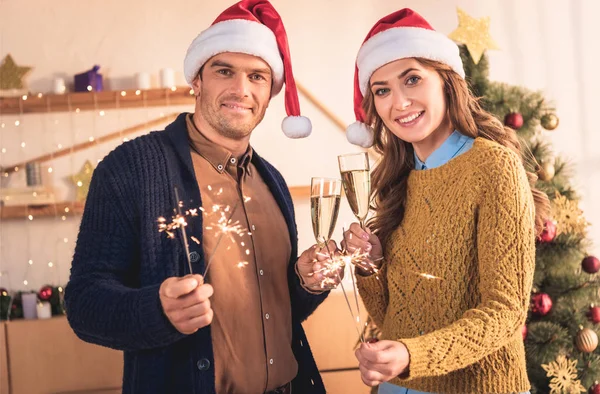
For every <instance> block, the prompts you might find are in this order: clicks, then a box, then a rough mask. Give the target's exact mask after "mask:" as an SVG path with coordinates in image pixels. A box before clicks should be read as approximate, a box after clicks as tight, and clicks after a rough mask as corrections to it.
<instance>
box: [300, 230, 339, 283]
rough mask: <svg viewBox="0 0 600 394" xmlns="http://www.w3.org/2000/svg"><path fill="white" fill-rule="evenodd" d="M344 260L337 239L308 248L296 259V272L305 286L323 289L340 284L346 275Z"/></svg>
mask: <svg viewBox="0 0 600 394" xmlns="http://www.w3.org/2000/svg"><path fill="white" fill-rule="evenodd" d="M344 264H345V262H344V260H342V259H341V254H340V250H339V249H338V248H337V245H336V243H335V241H329V242H328V243H327V245H323V247H320V246H319V245H313V246H311V247H310V248H308V249H306V250H305V251H304V252H302V254H301V255H300V257H299V258H298V260H297V261H296V272H297V273H298V275H299V276H300V278H301V279H302V282H303V283H302V284H303V286H304V287H305V288H309V289H311V290H317V291H323V290H330V289H332V288H334V287H336V286H337V285H339V284H340V282H341V280H342V278H343V277H344Z"/></svg>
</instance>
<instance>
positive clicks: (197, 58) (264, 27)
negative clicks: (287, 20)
mask: <svg viewBox="0 0 600 394" xmlns="http://www.w3.org/2000/svg"><path fill="white" fill-rule="evenodd" d="M223 52H239V53H245V54H248V55H253V56H257V57H260V58H261V59H263V60H264V61H265V62H266V63H267V64H268V65H269V67H271V72H272V75H273V87H272V90H271V96H275V95H276V94H277V93H279V92H280V91H281V88H282V87H283V84H284V83H285V110H286V112H287V115H288V116H287V117H286V118H285V119H284V120H283V123H282V124H281V128H282V129H283V132H284V133H285V135H286V136H288V137H290V138H304V137H308V136H309V135H310V132H311V130H312V125H311V122H310V120H309V119H308V118H306V117H304V116H300V103H299V101H298V91H297V89H296V82H295V81H294V75H293V73H292V63H291V58H290V49H289V46H288V41H287V34H286V32H285V28H284V27H283V22H282V21H281V17H280V16H279V14H278V13H277V11H275V8H273V6H272V5H271V3H269V2H268V1H266V0H242V1H240V2H239V3H237V4H234V5H233V6H231V7H229V8H228V9H226V10H225V11H223V13H222V14H221V15H219V16H218V17H217V19H216V20H215V21H214V22H213V24H212V25H211V26H210V27H209V28H208V29H206V30H204V31H203V32H202V33H200V34H199V35H198V37H196V38H195V39H194V41H192V43H191V45H190V47H189V48H188V51H187V54H186V55H185V61H184V64H183V69H184V74H185V80H186V81H187V83H188V84H190V85H191V84H192V82H193V81H194V79H195V78H196V76H197V75H198V72H199V71H200V68H201V67H202V66H203V65H204V63H206V61H208V59H210V58H211V57H213V56H215V55H217V54H219V53H223Z"/></svg>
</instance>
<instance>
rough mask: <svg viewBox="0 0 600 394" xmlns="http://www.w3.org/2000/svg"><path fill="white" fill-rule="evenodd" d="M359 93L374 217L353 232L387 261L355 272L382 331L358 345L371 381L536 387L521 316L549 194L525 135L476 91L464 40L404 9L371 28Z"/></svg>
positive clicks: (351, 135) (426, 386) (354, 135)
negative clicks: (484, 105)
mask: <svg viewBox="0 0 600 394" xmlns="http://www.w3.org/2000/svg"><path fill="white" fill-rule="evenodd" d="M354 101H355V113H356V115H357V120H358V122H357V123H355V124H354V125H352V126H350V127H349V129H348V132H347V135H348V139H349V140H350V142H352V143H355V144H358V145H361V146H364V147H368V146H370V145H371V144H372V143H374V145H375V149H376V151H377V152H378V153H380V154H381V160H380V162H379V163H378V165H377V167H376V168H375V169H374V171H373V174H372V187H373V189H372V194H373V202H374V217H373V218H372V219H371V220H370V222H369V223H368V225H367V228H366V229H364V230H363V229H361V228H360V226H359V225H358V224H356V223H354V224H353V225H352V226H351V227H350V229H349V230H348V231H347V232H346V233H345V234H344V239H345V240H346V242H344V244H345V246H346V247H347V248H348V249H349V250H350V251H354V250H356V249H359V248H360V249H362V250H363V251H366V252H369V254H370V259H371V262H372V264H375V265H378V273H377V274H372V271H368V270H361V269H357V273H358V286H359V290H360V294H361V296H362V298H363V301H364V303H365V306H366V308H367V310H368V312H369V315H370V316H371V318H372V319H373V321H374V322H375V324H376V325H377V326H378V328H379V329H380V330H381V333H382V335H381V340H380V341H379V342H376V343H367V344H362V345H361V346H360V347H359V349H358V350H357V351H356V357H357V358H358V361H359V364H360V371H361V375H362V379H363V381H364V382H365V383H366V384H367V385H369V386H376V385H380V388H379V392H380V393H386V394H387V393H407V392H408V393H415V392H417V393H418V392H429V393H441V392H444V393H523V392H527V390H529V387H530V386H529V381H528V378H527V371H526V368H525V352H524V347H523V341H522V336H521V327H522V326H523V324H524V322H525V318H526V316H527V309H528V305H529V295H530V291H531V287H532V281H533V272H534V262H535V232H536V231H540V230H541V227H542V223H543V217H544V215H545V212H546V211H547V206H548V201H547V198H546V196H545V194H543V193H541V192H539V191H537V190H535V189H533V188H532V187H530V181H529V180H528V174H527V173H526V171H525V169H524V165H523V160H522V155H521V147H520V144H519V141H518V139H517V136H516V133H515V132H514V131H513V130H511V129H508V128H505V127H504V126H503V125H502V124H501V123H500V122H499V121H498V120H497V119H495V118H494V117H493V116H492V115H491V114H489V113H487V112H485V111H484V110H483V109H481V107H480V106H479V104H478V103H477V101H476V99H475V98H473V96H471V94H470V92H469V90H468V87H467V84H466V82H465V80H464V71H463V67H462V62H461V59H460V56H459V51H458V47H457V46H456V45H455V44H454V43H453V42H452V41H450V40H449V39H448V38H447V37H445V36H444V35H442V34H440V33H437V32H435V31H434V30H433V29H432V28H431V26H429V24H428V23H427V21H425V20H424V19H423V18H422V17H421V16H420V15H418V14H417V13H415V12H413V11H412V10H409V9H403V10H400V11H397V12H395V13H392V14H390V15H388V16H386V17H385V18H383V19H381V20H380V21H379V22H377V24H376V25H375V26H374V27H373V29H371V31H370V32H369V34H368V36H367V38H366V40H365V42H364V43H363V45H362V47H361V49H360V51H359V53H358V57H357V61H356V75H355V100H354ZM367 125H368V126H367ZM529 175H530V178H531V182H534V180H535V176H533V174H529ZM385 382H389V383H385ZM409 389H410V390H409Z"/></svg>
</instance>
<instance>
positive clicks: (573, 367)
mask: <svg viewBox="0 0 600 394" xmlns="http://www.w3.org/2000/svg"><path fill="white" fill-rule="evenodd" d="M542 368H543V369H544V371H546V376H548V377H549V378H552V380H550V385H549V387H550V394H562V393H567V394H579V393H585V392H586V391H587V390H586V389H585V388H584V387H583V386H582V385H581V381H580V380H579V379H577V360H567V358H566V357H565V356H563V355H560V356H558V357H557V358H556V361H553V362H551V363H549V364H542Z"/></svg>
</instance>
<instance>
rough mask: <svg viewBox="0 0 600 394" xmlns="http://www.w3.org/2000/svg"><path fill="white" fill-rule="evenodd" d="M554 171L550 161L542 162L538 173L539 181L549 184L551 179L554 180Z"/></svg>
mask: <svg viewBox="0 0 600 394" xmlns="http://www.w3.org/2000/svg"><path fill="white" fill-rule="evenodd" d="M555 172H556V170H555V169H554V163H552V162H551V161H546V162H543V163H542V165H541V167H540V170H539V171H538V175H539V176H540V179H541V180H542V181H545V182H550V181H551V180H552V178H554V174H555Z"/></svg>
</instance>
